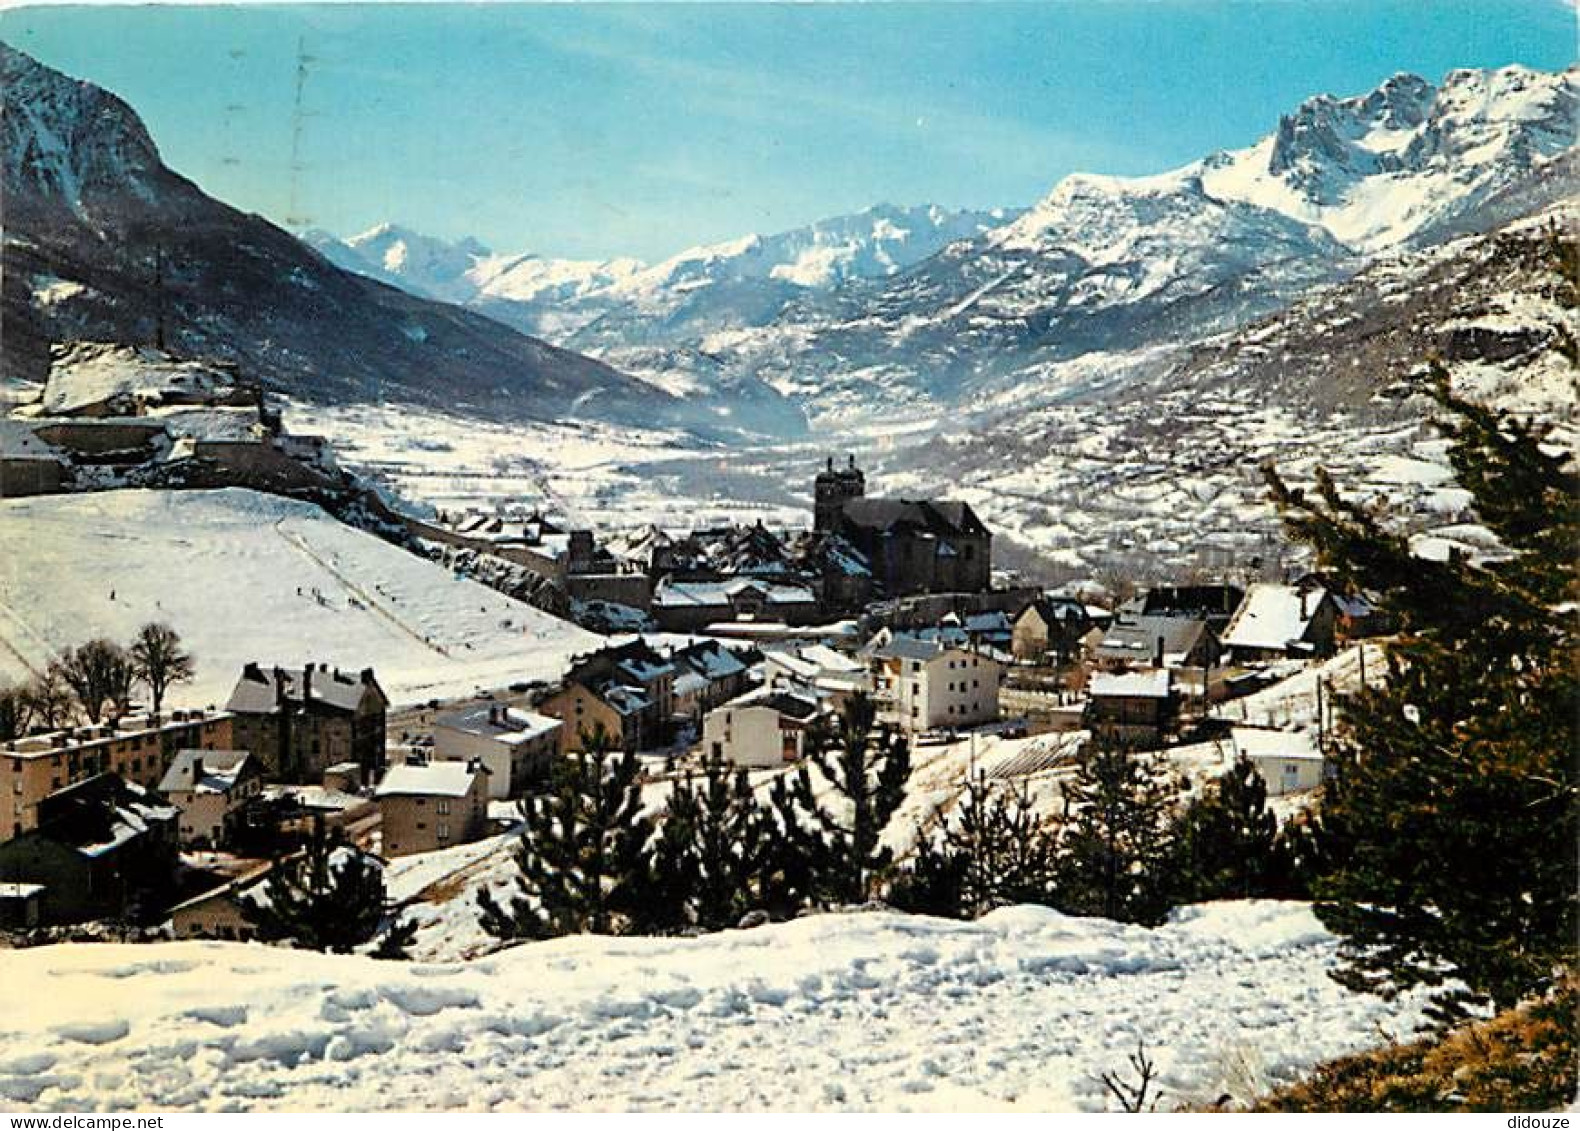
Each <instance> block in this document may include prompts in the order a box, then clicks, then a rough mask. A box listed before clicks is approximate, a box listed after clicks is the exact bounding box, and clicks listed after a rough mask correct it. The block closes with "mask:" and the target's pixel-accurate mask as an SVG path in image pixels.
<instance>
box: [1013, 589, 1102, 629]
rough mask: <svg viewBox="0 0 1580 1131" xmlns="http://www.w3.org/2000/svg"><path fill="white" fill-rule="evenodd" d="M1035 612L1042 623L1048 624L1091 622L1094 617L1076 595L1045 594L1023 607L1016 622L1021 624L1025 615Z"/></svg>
mask: <svg viewBox="0 0 1580 1131" xmlns="http://www.w3.org/2000/svg"><path fill="white" fill-rule="evenodd" d="M1033 612H1035V613H1036V614H1037V615H1038V616H1039V617H1041V618H1042V623H1043V624H1046V625H1055V624H1059V625H1069V624H1076V625H1081V624H1086V623H1088V622H1090V621H1091V619H1092V617H1091V614H1090V613H1089V612H1087V608H1086V606H1085V605H1083V604H1082V603H1081V602H1080V601H1077V600H1076V599H1075V598H1074V597H1050V596H1047V595H1044V596H1041V597H1038V598H1037V599H1036V600H1035V601H1033V602H1032V603H1031V604H1029V605H1027V606H1026V607H1025V608H1024V609H1022V610H1021V611H1020V616H1017V617H1016V618H1015V623H1016V624H1019V623H1020V621H1021V619H1022V618H1023V617H1025V616H1026V615H1027V614H1028V613H1033Z"/></svg>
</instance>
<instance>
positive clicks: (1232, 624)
mask: <svg viewBox="0 0 1580 1131" xmlns="http://www.w3.org/2000/svg"><path fill="white" fill-rule="evenodd" d="M1338 622H1339V607H1338V603H1337V602H1336V601H1334V599H1333V596H1332V595H1331V594H1330V593H1329V592H1328V591H1327V590H1326V589H1323V588H1320V587H1318V586H1311V585H1308V586H1296V585H1275V584H1272V583H1259V584H1256V585H1253V586H1251V588H1250V589H1249V590H1248V591H1247V592H1246V595H1245V600H1244V601H1242V602H1241V603H1240V607H1239V608H1238V609H1236V610H1235V614H1234V616H1233V617H1232V618H1231V619H1230V621H1229V627H1228V628H1226V629H1225V630H1224V634H1223V644H1224V647H1225V648H1227V649H1228V650H1229V652H1230V654H1231V655H1232V656H1233V658H1234V660H1235V662H1236V663H1245V662H1247V661H1255V660H1272V659H1285V658H1305V657H1313V656H1328V655H1331V654H1332V652H1333V645H1334V640H1335V636H1336V633H1337V629H1338Z"/></svg>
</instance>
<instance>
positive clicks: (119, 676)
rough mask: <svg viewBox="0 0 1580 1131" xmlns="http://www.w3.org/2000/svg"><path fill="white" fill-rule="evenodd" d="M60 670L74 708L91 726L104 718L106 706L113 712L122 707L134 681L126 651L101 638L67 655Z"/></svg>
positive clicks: (129, 696) (128, 696)
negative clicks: (79, 711) (76, 707)
mask: <svg viewBox="0 0 1580 1131" xmlns="http://www.w3.org/2000/svg"><path fill="white" fill-rule="evenodd" d="M52 666H53V665H52ZM59 669H60V675H61V678H62V679H63V680H65V683H66V686H67V687H69V688H70V689H71V694H72V697H73V698H75V699H76V701H77V706H78V707H80V708H81V709H82V713H83V714H84V715H85V716H87V719H88V721H89V722H90V723H94V724H97V723H98V722H99V720H100V719H101V718H103V717H104V708H105V705H106V704H108V705H109V706H110V707H111V708H112V709H114V710H122V709H124V708H125V706H126V704H127V702H128V701H129V700H130V699H131V697H132V684H133V683H134V682H135V681H136V678H137V677H136V674H135V673H134V671H133V667H132V657H131V655H130V654H129V653H128V652H127V651H126V649H125V648H122V647H121V646H120V645H119V644H117V643H115V642H114V641H113V640H104V639H102V638H101V639H98V640H90V641H88V642H87V643H86V644H79V645H77V647H75V648H72V649H71V650H69V651H68V652H66V653H65V654H64V655H62V656H61V658H60V660H59Z"/></svg>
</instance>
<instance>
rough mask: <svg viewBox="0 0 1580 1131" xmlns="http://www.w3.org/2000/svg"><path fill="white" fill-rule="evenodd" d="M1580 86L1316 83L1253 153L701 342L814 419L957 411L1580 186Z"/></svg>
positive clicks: (1150, 181) (1533, 74)
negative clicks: (1578, 149)
mask: <svg viewBox="0 0 1580 1131" xmlns="http://www.w3.org/2000/svg"><path fill="white" fill-rule="evenodd" d="M1577 81H1580V70H1576V69H1570V70H1569V71H1566V72H1561V73H1544V72H1538V71H1532V70H1529V69H1527V68H1523V67H1506V68H1503V69H1502V70H1498V71H1468V70H1462V71H1454V72H1452V73H1451V74H1450V75H1449V76H1448V77H1447V78H1446V79H1445V80H1444V82H1443V83H1442V85H1441V86H1433V85H1432V84H1430V83H1428V82H1426V81H1425V80H1423V79H1420V78H1417V77H1415V76H1409V75H1397V76H1395V77H1393V78H1391V79H1389V80H1388V81H1387V82H1385V83H1384V84H1382V85H1381V86H1380V87H1378V88H1377V89H1376V90H1375V91H1372V92H1370V93H1369V94H1366V95H1363V96H1360V97H1357V98H1349V99H1336V98H1332V97H1329V96H1326V95H1324V96H1320V97H1317V98H1313V99H1311V100H1309V101H1308V102H1306V103H1305V104H1303V105H1302V106H1301V107H1300V108H1298V109H1297V110H1296V111H1295V112H1294V113H1293V114H1291V115H1288V116H1286V117H1284V118H1283V119H1282V121H1281V123H1280V125H1279V127H1278V129H1277V130H1276V131H1274V132H1273V133H1271V134H1269V135H1268V136H1267V137H1266V138H1264V139H1263V140H1262V141H1261V142H1259V143H1257V144H1256V145H1253V146H1251V147H1249V148H1247V149H1243V150H1238V151H1233V152H1223V153H1218V154H1214V155H1212V156H1209V157H1207V158H1204V159H1202V160H1199V161H1196V162H1192V163H1191V164H1189V165H1187V166H1185V167H1183V168H1181V169H1177V170H1174V171H1172V172H1169V173H1164V174H1160V175H1156V176H1151V177H1099V176H1092V175H1087V174H1079V175H1074V176H1070V177H1067V178H1065V179H1064V180H1063V181H1061V182H1060V183H1059V184H1058V185H1057V186H1056V187H1055V188H1054V189H1053V191H1052V192H1050V193H1049V194H1048V196H1047V197H1045V198H1044V199H1043V200H1042V201H1040V202H1039V203H1037V204H1036V205H1035V206H1034V207H1032V208H1031V209H1029V210H1028V211H1027V212H1026V213H1025V214H1024V215H1022V216H1020V217H1018V218H1016V219H1015V220H1013V221H1012V222H1010V223H1007V224H1005V225H1002V226H1000V227H997V228H995V229H992V230H990V231H988V232H986V233H984V234H983V235H981V236H980V237H978V238H976V239H974V240H972V241H969V242H965V243H957V244H952V245H950V246H947V247H945V248H944V249H943V250H942V251H940V252H939V253H938V254H937V255H935V256H933V257H932V258H930V259H928V260H926V261H924V262H922V263H920V264H918V265H917V266H916V267H914V268H911V269H910V270H907V271H903V272H900V273H899V274H897V275H895V276H893V277H892V278H890V279H888V280H886V281H885V282H883V283H881V284H879V285H875V286H867V287H857V288H853V287H846V288H840V289H837V290H835V291H834V292H832V293H830V294H827V295H813V296H804V297H802V298H801V299H799V300H797V301H796V302H795V303H793V304H792V305H791V307H790V308H789V309H788V310H787V311H786V313H785V315H784V316H782V317H781V318H779V319H778V320H776V321H775V322H774V323H773V324H772V325H769V326H766V327H762V328H756V329H751V330H748V331H744V332H737V333H733V334H715V335H713V336H712V337H711V338H709V339H705V340H704V341H703V342H702V343H701V345H702V349H703V351H704V352H705V353H706V354H707V355H708V356H710V357H711V358H712V359H713V360H714V361H715V363H716V364H718V365H720V366H722V367H724V368H726V369H732V368H739V369H742V370H750V371H752V372H756V373H758V374H760V375H762V376H763V377H765V378H766V379H768V380H770V381H771V382H773V383H774V384H775V385H776V387H778V388H780V389H781V390H782V391H784V392H786V393H787V394H790V395H792V396H795V397H797V398H798V399H801V400H802V401H803V403H805V404H806V405H807V407H808V411H809V413H811V414H813V415H814V416H817V417H823V418H826V419H851V418H860V417H863V416H870V415H872V414H873V413H874V412H876V411H878V410H879V408H880V406H881V407H882V409H883V411H886V412H892V411H893V406H894V405H895V404H896V403H897V402H901V403H905V404H908V405H909V406H910V407H911V408H912V410H913V411H914V412H915V413H916V414H918V415H923V416H931V415H936V414H939V413H942V412H946V411H949V410H950V408H951V407H952V406H955V405H958V404H960V403H961V402H962V401H969V400H971V399H973V398H978V397H982V396H993V395H997V394H999V393H1001V392H1003V391H1004V390H1005V389H1006V388H1012V387H1014V386H1015V385H1017V384H1020V383H1023V382H1025V381H1027V380H1028V379H1031V380H1034V378H1033V374H1034V373H1035V372H1036V371H1037V370H1038V368H1039V367H1046V366H1048V365H1050V364H1054V363H1058V362H1062V361H1067V360H1070V359H1073V358H1076V357H1079V356H1082V355H1085V354H1089V353H1091V352H1093V351H1103V352H1108V353H1115V352H1125V351H1133V350H1136V349H1138V348H1145V347H1148V346H1153V345H1159V344H1164V343H1173V342H1182V341H1190V340H1193V339H1196V338H1199V337H1203V336H1206V335H1210V334H1213V333H1218V332H1221V331H1223V330H1226V329H1230V328H1232V327H1234V326H1237V325H1242V324H1244V323H1246V322H1248V321H1251V320H1252V319H1254V318H1257V317H1260V316H1262V315H1265V314H1268V313H1270V312H1272V311H1275V310H1278V309H1281V308H1282V307H1284V306H1286V305H1287V304H1288V303H1289V302H1291V301H1293V300H1294V299H1295V298H1297V297H1299V296H1300V295H1301V294H1303V293H1305V292H1306V291H1307V290H1309V289H1310V288H1311V287H1313V286H1315V285H1319V284H1324V283H1329V282H1334V281H1337V280H1340V279H1343V278H1346V277H1348V276H1349V275H1351V274H1353V273H1354V272H1355V271H1357V270H1359V269H1361V268H1362V267H1363V266H1364V265H1365V264H1366V263H1367V262H1368V261H1370V260H1371V259H1372V258H1375V257H1376V256H1378V255H1380V254H1385V253H1391V252H1394V251H1400V250H1405V249H1408V248H1414V247H1423V246H1429V245H1430V244H1431V243H1433V242H1435V241H1437V240H1440V239H1443V238H1447V237H1449V236H1453V235H1458V234H1461V233H1464V232H1466V231H1476V230H1483V229H1485V228H1489V227H1494V226H1496V224H1498V223H1500V222H1503V221H1506V220H1508V219H1510V218H1511V217H1513V216H1515V215H1519V214H1523V213H1525V212H1529V211H1531V210H1533V209H1535V208H1539V207H1542V206H1545V205H1547V204H1550V203H1552V202H1553V201H1555V200H1558V199H1563V198H1565V197H1568V196H1571V195H1573V194H1574V192H1575V180H1574V158H1575V150H1574V145H1575V132H1576V126H1577V101H1580V99H1577ZM1032 392H1035V390H1032Z"/></svg>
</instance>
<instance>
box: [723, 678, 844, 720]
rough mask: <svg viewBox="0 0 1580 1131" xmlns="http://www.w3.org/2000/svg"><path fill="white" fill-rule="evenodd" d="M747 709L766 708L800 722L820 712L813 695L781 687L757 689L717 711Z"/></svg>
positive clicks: (819, 706) (820, 708)
mask: <svg viewBox="0 0 1580 1131" xmlns="http://www.w3.org/2000/svg"><path fill="white" fill-rule="evenodd" d="M748 707H767V708H769V709H770V710H773V711H776V712H778V713H779V714H781V715H785V716H787V717H789V718H792V719H798V720H800V721H802V722H805V721H807V720H808V719H811V718H814V717H816V715H817V714H818V712H819V711H821V710H822V707H821V705H820V704H819V703H818V700H817V697H816V696H815V695H810V694H805V693H802V692H799V691H789V690H786V689H785V688H782V687H759V688H757V689H756V690H755V691H748V692H747V693H746V694H745V695H742V696H741V697H740V698H738V699H731V700H730V701H729V702H728V703H726V704H724V705H723V706H722V707H719V708H716V709H717V710H721V711H724V710H745V709H746V708H748Z"/></svg>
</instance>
